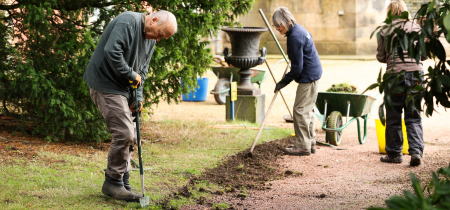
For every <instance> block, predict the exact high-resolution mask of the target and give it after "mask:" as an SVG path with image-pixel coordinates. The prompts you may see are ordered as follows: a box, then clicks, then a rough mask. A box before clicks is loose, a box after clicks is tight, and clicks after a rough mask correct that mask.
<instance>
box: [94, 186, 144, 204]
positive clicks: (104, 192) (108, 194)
mask: <svg viewBox="0 0 450 210" xmlns="http://www.w3.org/2000/svg"><path fill="white" fill-rule="evenodd" d="M102 193H103V195H106V196H108V197H111V198H114V199H117V200H124V201H127V202H134V203H139V198H136V199H127V198H118V197H115V196H113V193H111V192H109V190H106V189H105V188H104V187H102Z"/></svg>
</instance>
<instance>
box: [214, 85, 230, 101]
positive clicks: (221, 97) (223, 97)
mask: <svg viewBox="0 0 450 210" xmlns="http://www.w3.org/2000/svg"><path fill="white" fill-rule="evenodd" d="M226 89H230V81H229V80H228V79H226V78H222V79H219V80H218V81H217V83H216V86H215V87H214V92H216V93H218V92H221V91H223V90H226ZM227 95H228V92H225V93H220V94H214V99H216V102H217V103H218V104H220V105H223V104H225V103H226V99H227Z"/></svg>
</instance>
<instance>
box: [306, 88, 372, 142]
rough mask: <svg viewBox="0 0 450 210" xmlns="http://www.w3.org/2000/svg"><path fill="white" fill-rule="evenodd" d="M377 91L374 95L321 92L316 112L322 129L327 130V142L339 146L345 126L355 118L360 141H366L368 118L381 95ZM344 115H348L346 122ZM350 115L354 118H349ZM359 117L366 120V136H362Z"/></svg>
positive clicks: (315, 108)
mask: <svg viewBox="0 0 450 210" xmlns="http://www.w3.org/2000/svg"><path fill="white" fill-rule="evenodd" d="M376 92H377V93H376V95H375V96H374V97H373V96H371V95H366V94H364V95H363V94H358V93H334V92H319V94H318V96H317V101H316V106H314V112H315V114H316V116H317V118H318V119H319V121H320V123H321V124H322V130H324V131H326V136H325V139H326V141H327V143H330V144H333V145H336V146H338V145H339V144H340V143H341V140H342V132H343V130H344V128H346V127H347V126H348V125H350V123H352V122H353V121H355V120H356V122H357V126H358V140H359V143H360V144H364V143H365V142H366V138H367V119H368V118H369V114H370V112H371V110H372V109H373V106H374V104H375V103H374V102H375V101H376V99H377V98H378V96H379V92H378V91H376ZM322 113H323V114H322ZM343 116H346V122H345V124H344V121H343V119H342V117H343ZM349 117H353V118H352V119H350V120H349ZM359 118H362V119H363V120H364V137H361V130H360V122H359Z"/></svg>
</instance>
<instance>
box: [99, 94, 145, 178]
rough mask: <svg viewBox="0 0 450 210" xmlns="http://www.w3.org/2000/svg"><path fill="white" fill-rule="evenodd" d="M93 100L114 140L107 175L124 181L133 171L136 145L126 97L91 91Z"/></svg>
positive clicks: (133, 126) (133, 124)
mask: <svg viewBox="0 0 450 210" xmlns="http://www.w3.org/2000/svg"><path fill="white" fill-rule="evenodd" d="M90 94H91V98H92V100H93V101H94V103H95V105H96V106H97V108H98V110H99V111H100V113H101V114H102V115H103V117H104V118H105V120H106V126H107V127H108V131H109V132H110V133H111V135H112V137H113V139H112V142H111V146H110V148H109V152H108V165H107V168H106V174H108V175H109V176H110V177H112V178H113V179H118V180H122V178H123V174H124V173H126V172H129V171H131V163H130V160H131V155H132V154H133V151H134V145H136V143H137V141H136V129H135V127H136V125H135V123H133V117H132V116H131V110H130V108H129V107H128V101H127V98H126V97H125V96H122V95H117V94H109V93H102V92H98V91H96V90H94V89H92V88H91V89H90Z"/></svg>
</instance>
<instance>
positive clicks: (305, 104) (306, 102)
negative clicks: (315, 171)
mask: <svg viewBox="0 0 450 210" xmlns="http://www.w3.org/2000/svg"><path fill="white" fill-rule="evenodd" d="M272 22H273V26H274V27H275V28H276V30H277V31H279V32H280V34H282V35H285V36H286V37H287V54H288V57H289V60H291V71H290V72H289V73H287V74H286V76H285V77H284V78H283V79H282V80H281V81H280V82H278V83H277V85H276V87H275V92H277V91H279V90H280V89H282V88H284V87H285V86H286V85H288V84H289V83H290V82H292V81H293V80H294V81H295V82H297V83H298V87H297V93H296V96H295V104H294V109H293V110H294V129H295V142H294V146H293V147H290V148H286V149H284V152H285V153H286V154H288V155H297V156H306V155H310V154H311V153H315V151H316V147H315V145H316V134H315V132H314V121H315V116H314V104H315V103H316V100H317V94H318V89H319V88H318V87H319V79H320V77H321V76H322V64H321V63H320V59H319V54H318V53H317V50H316V47H315V46H314V42H313V37H312V35H311V34H310V33H309V32H308V31H307V30H306V29H305V28H304V27H303V26H301V25H299V24H298V23H296V21H295V19H294V16H293V15H292V14H291V13H290V12H289V10H288V9H287V8H286V7H279V8H277V9H276V10H275V12H274V14H273V16H272Z"/></svg>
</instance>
